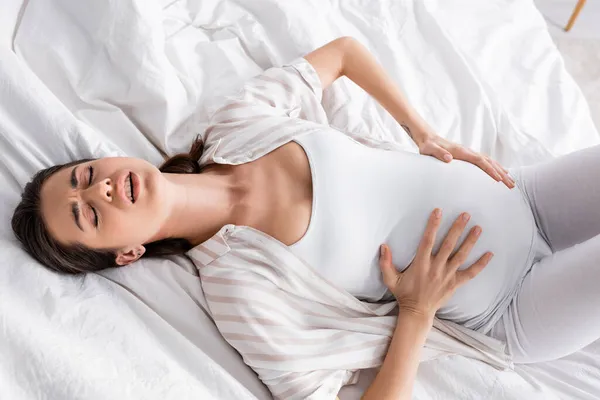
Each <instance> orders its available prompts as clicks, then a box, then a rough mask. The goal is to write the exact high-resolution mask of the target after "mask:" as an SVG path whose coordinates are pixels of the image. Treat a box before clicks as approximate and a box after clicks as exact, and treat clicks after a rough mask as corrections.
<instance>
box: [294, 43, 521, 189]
mask: <svg viewBox="0 0 600 400" xmlns="http://www.w3.org/2000/svg"><path fill="white" fill-rule="evenodd" d="M304 58H305V59H306V60H307V61H308V62H309V63H310V64H311V65H312V66H313V68H314V69H315V70H316V71H317V74H318V75H319V78H320V79H321V84H322V86H323V88H326V87H327V86H329V85H330V84H331V83H332V82H333V81H335V80H336V79H337V78H339V77H340V76H343V75H345V76H347V77H348V78H349V79H350V80H352V81H353V82H354V83H356V84H357V85H358V86H360V87H361V88H363V89H364V90H365V91H366V92H367V93H369V94H370V95H371V96H373V97H374V98H375V100H377V101H378V102H379V104H381V105H382V106H383V107H384V108H385V109H386V110H387V111H388V112H389V113H390V115H391V116H392V117H394V119H395V120H396V121H398V123H399V124H400V125H401V126H402V127H403V128H404V130H405V131H406V133H408V135H409V136H410V137H411V139H412V140H413V141H414V142H415V144H416V145H417V147H418V148H419V153H421V154H424V155H430V156H432V157H435V158H437V159H439V160H441V161H444V162H450V161H452V159H458V160H463V161H467V162H470V163H472V164H474V165H477V166H478V167H479V168H481V169H482V170H483V171H485V172H486V173H487V174H488V175H490V176H491V177H492V178H494V179H495V180H496V181H503V182H504V183H505V184H506V186H507V187H509V188H511V189H512V188H514V187H515V183H514V182H513V181H512V179H511V178H510V176H509V175H508V170H506V169H505V168H504V167H502V166H501V165H500V164H499V163H498V162H496V161H495V160H493V159H491V158H490V157H489V156H487V155H485V154H479V153H477V152H475V151H473V150H470V149H468V148H466V147H463V146H461V145H459V144H456V143H452V142H450V141H448V140H446V139H444V138H443V137H441V136H439V135H437V134H436V133H435V132H434V131H433V130H432V129H431V127H430V126H429V125H428V124H427V122H425V120H424V119H423V118H421V116H420V115H419V114H418V113H417V111H416V110H415V109H414V108H413V107H411V105H410V104H409V103H408V101H407V100H406V97H404V95H403V94H402V92H401V91H400V89H399V88H398V86H397V85H396V83H395V82H394V81H393V80H392V79H391V78H390V76H389V75H388V74H387V73H386V72H385V70H384V69H383V67H382V66H381V65H379V63H378V62H377V60H375V57H373V55H372V54H371V53H370V52H369V51H368V50H367V49H366V48H365V47H364V46H363V45H362V44H360V43H359V42H358V41H356V40H354V39H353V38H351V37H342V38H339V39H336V40H334V41H332V42H329V43H327V44H326V45H325V46H323V47H320V48H318V49H317V50H315V51H313V52H312V53H309V54H307V55H306V56H305V57H304Z"/></svg>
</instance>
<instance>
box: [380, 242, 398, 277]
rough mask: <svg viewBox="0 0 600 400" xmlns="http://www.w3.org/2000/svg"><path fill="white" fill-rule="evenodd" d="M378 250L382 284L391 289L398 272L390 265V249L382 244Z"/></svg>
mask: <svg viewBox="0 0 600 400" xmlns="http://www.w3.org/2000/svg"><path fill="white" fill-rule="evenodd" d="M379 249H380V253H379V267H380V268H381V274H382V276H383V283H384V284H385V285H386V286H387V287H388V288H389V287H393V284H394V282H395V281H396V280H397V277H398V274H400V272H399V271H398V270H396V268H395V267H394V265H393V264H392V252H391V250H390V248H389V247H388V246H387V245H386V244H382V245H381V246H380V248H379Z"/></svg>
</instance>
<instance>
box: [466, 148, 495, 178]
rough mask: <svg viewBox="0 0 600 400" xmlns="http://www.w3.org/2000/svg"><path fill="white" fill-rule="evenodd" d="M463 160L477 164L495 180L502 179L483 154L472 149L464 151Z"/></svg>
mask: <svg viewBox="0 0 600 400" xmlns="http://www.w3.org/2000/svg"><path fill="white" fill-rule="evenodd" d="M465 161H468V162H470V163H471V164H475V165H477V166H478V167H479V168H481V169H482V170H483V171H484V172H485V173H486V174H488V175H489V176H491V177H492V178H494V179H495V180H496V181H500V180H501V179H502V177H501V176H500V175H499V174H498V172H497V171H496V168H494V166H493V165H492V164H491V163H490V162H489V161H488V160H486V158H485V156H483V155H481V154H478V153H476V152H474V151H470V152H466V154H465Z"/></svg>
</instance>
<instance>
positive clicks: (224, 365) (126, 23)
mask: <svg viewBox="0 0 600 400" xmlns="http://www.w3.org/2000/svg"><path fill="white" fill-rule="evenodd" d="M344 35H350V36H353V37H355V38H356V39H358V40H360V41H361V42H362V43H363V44H365V45H366V46H367V47H368V48H369V49H370V50H371V51H372V52H373V53H374V54H375V55H376V57H377V58H378V59H379V61H380V62H381V63H382V64H383V65H384V67H385V68H386V69H387V70H388V71H389V73H390V74H391V75H392V77H393V78H394V79H395V80H396V81H397V82H398V83H399V85H400V86H401V87H402V88H403V90H404V91H405V93H406V94H407V96H408V98H409V99H410V101H411V103H412V104H413V105H414V106H415V108H416V109H417V110H418V111H419V112H420V113H421V114H422V115H423V116H424V117H425V119H426V120H427V121H428V122H429V123H430V125H431V126H432V127H433V128H434V129H435V130H436V131H437V132H438V133H439V134H440V135H442V136H444V137H447V138H449V139H450V140H453V141H457V142H460V143H462V144H464V145H467V146H469V147H471V148H473V149H477V150H479V151H482V152H485V153H488V154H490V155H491V156H492V157H493V158H495V159H497V160H499V161H500V162H501V163H502V164H503V165H505V166H515V165H528V164H533V163H536V162H540V161H543V160H547V159H550V158H552V157H556V156H559V155H561V154H566V153H569V152H572V151H575V150H578V149H581V148H584V147H588V146H591V145H594V144H597V143H599V142H600V136H599V135H598V131H597V130H596V128H595V127H594V125H593V123H592V120H591V117H590V112H589V108H588V105H587V103H586V101H585V99H584V97H583V95H582V92H581V91H580V89H579V88H578V87H577V85H576V84H575V82H574V81H573V79H572V77H571V76H570V75H569V74H568V73H567V71H566V69H565V67H564V63H563V60H562V58H561V57H560V54H559V52H558V51H557V49H556V47H555V46H554V44H553V42H552V40H551V38H550V36H549V34H548V31H547V29H546V25H545V22H544V20H543V18H542V16H541V15H540V13H539V12H538V11H537V9H536V8H535V7H534V5H533V2H532V0H519V1H517V0H488V1H486V2H478V1H464V0H446V1H432V0H429V1H421V0H414V1H391V0H382V1H377V2H375V1H366V0H344V1H338V0H327V1H325V0H305V1H302V2H296V1H276V0H252V1H245V0H231V1H226V0H82V1H77V2H75V1H71V0H3V2H2V12H1V13H0V151H1V154H2V157H1V158H0V184H1V185H2V188H3V190H2V191H1V192H0V196H1V200H0V204H2V206H1V208H0V215H1V217H2V221H3V222H2V224H0V240H1V244H0V257H1V258H2V259H3V260H4V262H3V266H2V268H1V269H0V328H1V329H0V332H2V340H0V354H1V357H0V398H2V399H86V400H87V399H99V400H100V399H102V400H104V399H259V400H262V399H269V398H270V396H269V393H268V391H267V389H266V388H265V387H264V386H263V385H262V383H261V382H260V381H259V380H258V379H257V377H256V375H255V374H254V373H253V371H252V370H250V369H249V368H248V367H247V366H246V365H245V364H244V363H243V362H242V360H241V357H240V356H239V355H238V354H237V353H236V352H235V350H233V348H231V347H230V346H229V345H228V344H227V343H226V342H225V341H224V340H223V339H222V338H221V337H220V335H219V333H218V331H217V330H216V328H215V326H214V324H213V323H212V321H211V319H210V317H209V316H208V314H207V313H206V311H205V307H206V303H205V300H204V297H203V293H202V289H201V286H200V284H199V281H198V276H197V275H198V273H197V271H196V270H195V268H194V267H193V264H192V263H191V262H190V261H189V260H187V259H186V258H184V257H169V258H166V259H163V260H150V261H148V260H144V261H141V262H138V263H136V264H135V265H134V266H131V267H127V268H121V269H118V270H112V271H105V272H102V273H99V274H93V275H87V276H82V277H64V276H59V275H56V274H53V273H50V272H47V271H46V270H44V269H43V268H41V267H40V266H39V265H38V264H37V263H36V262H34V261H33V260H32V259H31V258H30V257H29V256H27V255H26V254H25V253H24V252H23V251H22V250H21V249H20V248H19V246H18V245H17V243H16V240H15V239H14V238H13V236H12V233H11V231H10V225H9V220H10V216H11V215H12V211H13V209H14V206H15V205H16V203H17V202H18V199H19V194H20V190H21V188H22V187H23V186H24V184H25V183H26V182H27V181H28V180H29V178H30V176H31V175H32V174H33V173H34V172H35V171H36V170H38V169H40V168H43V167H47V166H50V165H53V164H56V163H62V162H66V161H68V160H71V159H76V158H83V157H90V156H93V157H99V156H113V155H128V156H136V157H143V158H146V159H147V160H150V161H151V162H153V163H155V164H158V163H160V161H161V160H162V159H163V156H164V155H165V154H173V153H175V152H179V151H185V150H187V148H188V147H189V145H190V143H191V140H192V138H193V137H195V135H196V134H201V133H202V132H203V129H204V127H205V123H206V118H205V116H206V111H205V110H206V107H207V106H208V105H210V104H211V99H213V98H214V97H215V96H217V95H220V94H223V93H226V92H227V91H230V90H235V88H236V87H237V85H239V84H240V83H241V82H242V81H244V80H245V79H247V78H248V77H251V76H253V75H255V74H257V73H259V72H260V71H261V70H263V69H265V68H267V67H269V66H271V65H281V64H283V63H285V62H287V61H290V60H292V59H293V58H295V57H297V56H301V55H303V54H305V53H307V52H309V51H311V50H313V49H315V48H316V47H318V46H321V45H323V44H325V43H326V42H328V41H330V40H332V39H334V38H336V37H339V36H344ZM323 104H324V107H325V109H326V111H327V114H328V117H329V120H330V123H331V124H332V125H334V126H336V127H338V128H339V129H344V130H349V131H352V132H357V133H360V134H365V135H373V136H376V137H379V138H387V139H390V140H395V141H397V142H398V143H400V144H401V145H402V146H403V147H404V148H406V150H408V151H417V149H416V147H415V146H414V144H413V143H412V142H411V141H410V139H409V138H408V136H407V135H406V134H405V133H404V132H403V131H402V129H401V128H400V127H399V126H398V125H397V123H396V122H395V121H394V120H393V119H392V118H391V117H390V116H388V115H387V114H386V112H385V111H384V110H383V109H382V108H381V107H379V106H378V105H377V104H376V103H375V102H374V101H373V100H372V99H370V98H369V97H368V96H367V95H366V94H364V93H363V92H362V91H361V90H360V89H359V88H358V87H356V86H355V85H354V84H352V83H351V82H349V81H347V80H346V79H345V78H344V79H341V80H339V81H338V82H336V83H335V84H334V85H333V86H332V87H331V88H330V89H328V90H327V91H326V93H325V96H324V100H323ZM374 374H375V371H374V370H371V371H367V372H366V373H363V374H362V377H361V380H360V381H359V382H358V384H356V385H352V386H347V387H344V388H343V389H342V391H341V392H340V394H339V397H340V399H341V400H352V399H358V398H359V397H360V394H361V393H362V391H363V390H364V388H366V387H367V386H368V384H369V382H370V379H372V377H373V376H374ZM599 394H600V341H598V342H596V343H593V344H591V345H590V346H588V347H586V348H584V349H582V350H581V351H579V352H577V353H575V354H573V355H571V356H568V357H565V358H563V359H560V360H556V361H552V362H545V363H539V364H532V365H526V366H516V367H515V370H514V371H502V372H499V371H497V370H495V369H493V368H492V367H490V366H488V365H486V364H484V363H481V362H476V361H473V360H470V359H467V358H465V357H462V356H458V355H453V356H447V357H444V358H441V359H438V360H432V361H428V362H424V363H422V364H421V365H420V367H419V372H418V377H417V381H416V383H415V389H414V398H415V399H419V400H430V399H431V400H432V399H482V398H486V399H523V398H527V399H545V400H548V399H597V398H598V396H599Z"/></svg>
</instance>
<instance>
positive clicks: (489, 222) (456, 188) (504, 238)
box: [388, 157, 535, 329]
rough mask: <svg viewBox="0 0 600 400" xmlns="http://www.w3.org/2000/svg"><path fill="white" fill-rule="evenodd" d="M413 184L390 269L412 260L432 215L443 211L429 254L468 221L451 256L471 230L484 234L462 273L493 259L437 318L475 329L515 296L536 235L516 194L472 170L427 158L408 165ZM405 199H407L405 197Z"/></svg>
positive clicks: (393, 240)
mask: <svg viewBox="0 0 600 400" xmlns="http://www.w3.org/2000/svg"><path fill="white" fill-rule="evenodd" d="M412 161H413V162H414V163H416V164H417V165H416V166H415V167H414V168H413V169H412V171H415V172H414V175H415V176H417V177H418V179H413V182H412V188H411V189H412V191H413V192H414V193H410V198H412V199H413V201H412V202H411V203H410V205H407V208H406V210H409V211H406V212H402V213H401V215H400V218H398V219H397V220H396V224H395V226H394V227H393V228H392V230H391V233H390V237H389V239H388V243H389V245H390V247H391V248H392V254H393V259H394V265H396V266H397V267H398V268H399V269H400V270H404V269H405V268H406V267H407V266H408V265H409V264H410V262H411V261H412V259H413V258H414V256H415V254H416V250H417V247H418V245H419V242H420V241H421V239H422V236H423V233H424V231H425V226H426V224H427V220H428V218H429V215H430V213H431V211H432V210H433V209H434V208H436V207H439V208H441V209H442V221H441V223H440V227H439V229H438V232H437V236H436V240H435V245H434V249H433V254H436V253H437V251H438V250H439V248H440V246H441V244H442V242H443V240H444V238H445V237H446V234H447V233H448V231H449V229H450V227H451V226H452V224H453V223H454V221H455V220H456V218H457V217H458V216H459V215H460V214H461V213H462V212H468V213H469V214H470V215H471V219H470V220H469V222H468V224H467V227H466V228H465V230H464V231H463V233H462V235H461V236H460V238H459V241H458V244H457V246H456V248H455V251H456V250H457V249H458V248H459V246H460V244H461V243H462V242H463V241H464V239H465V238H466V236H467V235H468V233H469V231H470V229H471V228H472V227H474V226H475V225H479V226H480V227H481V228H482V233H481V235H480V237H479V240H478V241H477V243H476V244H475V246H474V247H473V249H472V250H471V252H470V254H469V256H468V258H467V260H466V262H465V263H464V264H463V265H461V267H460V268H459V269H460V270H462V269H465V268H467V267H469V266H470V265H472V264H473V263H475V262H476V261H477V260H478V259H479V258H480V257H481V256H482V255H483V254H485V253H486V252H488V251H491V252H493V253H494V257H493V258H492V260H491V261H490V262H489V263H488V265H487V266H486V267H485V269H484V270H483V271H482V272H481V273H480V274H479V275H477V276H476V277H475V278H473V279H472V280H470V281H469V282H467V283H466V284H465V285H463V286H462V287H460V288H459V289H458V290H457V291H456V293H455V294H454V295H453V297H452V298H451V299H450V300H449V302H448V303H447V304H446V305H445V306H443V307H442V308H441V309H440V310H439V312H438V313H437V316H438V317H440V318H444V319H449V320H452V321H454V322H457V323H461V324H464V325H465V326H467V327H470V328H473V329H477V327H478V326H479V325H481V323H482V322H483V321H485V320H486V319H487V318H488V317H489V316H490V315H491V314H493V313H494V311H496V309H497V308H498V307H502V306H503V305H504V304H505V303H506V299H507V298H508V297H509V296H510V295H511V294H512V293H514V290H515V289H516V287H517V285H518V284H519V282H520V280H521V279H522V277H523V275H524V274H525V272H526V270H527V269H528V267H529V265H528V263H529V260H528V258H529V255H530V251H531V247H532V240H533V235H534V227H535V225H534V219H533V214H532V212H531V209H530V207H529V205H528V203H527V202H526V201H525V199H524V198H523V195H522V193H521V192H520V189H519V188H518V186H517V187H515V188H514V189H509V188H508V187H506V186H505V185H504V184H503V183H501V182H496V181H495V180H494V179H492V178H491V177H490V176H489V175H487V174H486V173H485V172H483V171H482V170H481V169H479V168H478V167H476V166H475V165H473V164H470V163H466V162H463V161H458V160H454V161H452V162H451V163H450V164H444V163H441V162H439V161H438V160H435V159H433V158H431V157H418V158H415V159H414V160H412ZM408 194H409V193H407V195H408Z"/></svg>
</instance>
